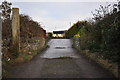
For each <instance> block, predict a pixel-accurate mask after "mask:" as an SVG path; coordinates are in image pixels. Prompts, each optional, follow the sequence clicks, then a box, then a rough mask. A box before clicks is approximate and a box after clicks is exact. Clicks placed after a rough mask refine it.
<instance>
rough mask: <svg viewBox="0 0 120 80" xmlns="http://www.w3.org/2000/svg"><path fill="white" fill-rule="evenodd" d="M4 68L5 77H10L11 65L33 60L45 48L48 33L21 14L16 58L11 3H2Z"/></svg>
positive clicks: (28, 17)
mask: <svg viewBox="0 0 120 80" xmlns="http://www.w3.org/2000/svg"><path fill="white" fill-rule="evenodd" d="M1 10H2V19H3V23H2V25H3V26H2V41H3V45H2V63H3V65H2V67H3V77H6V76H7V75H8V73H7V71H6V70H7V68H8V66H9V65H10V64H15V63H21V62H25V61H28V60H30V59H32V57H33V56H35V55H36V54H37V53H38V52H39V51H41V50H42V49H43V48H45V43H46V31H45V30H44V29H43V28H42V27H41V25H40V24H39V23H38V22H36V21H34V20H32V18H31V17H30V16H28V15H24V14H20V52H19V54H18V55H17V57H16V56H14V55H16V53H13V51H12V50H13V49H12V18H11V17H10V15H11V3H9V2H7V1H4V2H3V3H2V8H1Z"/></svg>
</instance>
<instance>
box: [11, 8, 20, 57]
mask: <svg viewBox="0 0 120 80" xmlns="http://www.w3.org/2000/svg"><path fill="white" fill-rule="evenodd" d="M12 47H13V56H15V57H17V56H18V54H19V51H20V18H19V8H13V9H12Z"/></svg>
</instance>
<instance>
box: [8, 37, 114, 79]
mask: <svg viewBox="0 0 120 80" xmlns="http://www.w3.org/2000/svg"><path fill="white" fill-rule="evenodd" d="M48 45H49V48H48V49H47V50H46V51H44V52H43V53H42V54H38V55H37V56H36V57H35V58H34V59H33V60H31V61H30V62H28V63H25V64H23V65H19V66H15V67H13V68H12V69H11V70H10V73H11V75H10V76H9V77H10V78H113V77H114V76H113V75H112V74H111V73H109V72H108V71H107V70H105V69H103V68H102V67H100V66H99V65H97V64H96V63H94V62H92V61H91V60H88V59H86V58H85V57H84V56H82V55H80V53H78V52H77V51H76V50H74V49H73V48H72V43H71V41H70V39H52V40H50V41H49V42H48Z"/></svg>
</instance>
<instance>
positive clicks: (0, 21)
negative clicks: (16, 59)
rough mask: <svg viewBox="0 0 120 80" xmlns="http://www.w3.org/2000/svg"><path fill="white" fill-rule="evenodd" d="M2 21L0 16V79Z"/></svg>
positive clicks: (0, 72) (0, 66)
mask: <svg viewBox="0 0 120 80" xmlns="http://www.w3.org/2000/svg"><path fill="white" fill-rule="evenodd" d="M1 58H2V19H1V16H0V79H1V78H2V59H1Z"/></svg>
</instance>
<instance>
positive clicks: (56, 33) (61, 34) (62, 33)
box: [53, 30, 65, 38]
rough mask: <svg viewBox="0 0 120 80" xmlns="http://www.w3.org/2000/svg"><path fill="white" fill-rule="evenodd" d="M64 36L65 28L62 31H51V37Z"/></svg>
mask: <svg viewBox="0 0 120 80" xmlns="http://www.w3.org/2000/svg"><path fill="white" fill-rule="evenodd" d="M64 36H65V30H64V31H53V37H56V38H59V37H64Z"/></svg>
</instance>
